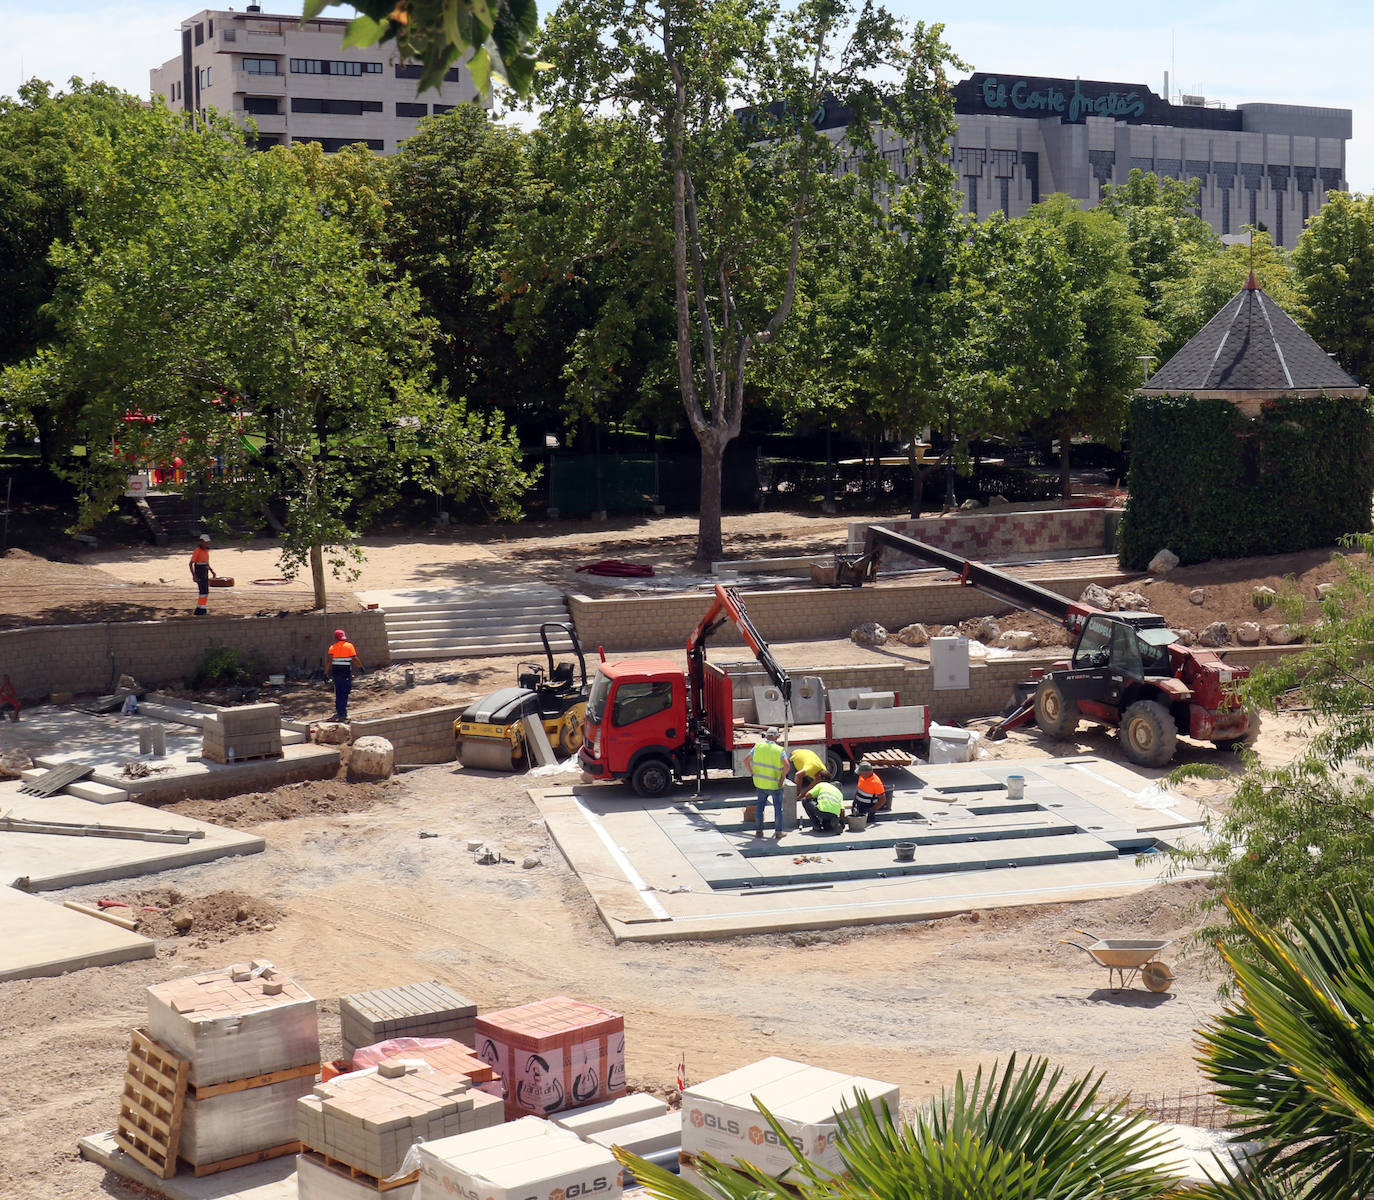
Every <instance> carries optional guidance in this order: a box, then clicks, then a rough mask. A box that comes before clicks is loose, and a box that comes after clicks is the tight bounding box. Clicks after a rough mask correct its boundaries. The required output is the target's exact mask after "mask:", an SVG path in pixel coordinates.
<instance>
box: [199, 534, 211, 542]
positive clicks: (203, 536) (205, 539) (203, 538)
mask: <svg viewBox="0 0 1374 1200" xmlns="http://www.w3.org/2000/svg"><path fill="white" fill-rule="evenodd" d="M200 540H201V541H202V542H208V541H209V540H210V535H209V534H208V533H202V534H201V535H200Z"/></svg>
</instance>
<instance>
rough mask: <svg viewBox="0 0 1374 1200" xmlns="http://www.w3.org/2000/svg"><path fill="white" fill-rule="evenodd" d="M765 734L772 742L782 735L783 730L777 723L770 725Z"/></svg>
mask: <svg viewBox="0 0 1374 1200" xmlns="http://www.w3.org/2000/svg"><path fill="white" fill-rule="evenodd" d="M763 736H764V737H766V738H767V739H768V740H769V741H770V742H776V741H777V740H778V738H780V737H782V730H781V729H779V728H778V727H777V726H776V725H770V726H768V728H767V729H765V730H764V732H763Z"/></svg>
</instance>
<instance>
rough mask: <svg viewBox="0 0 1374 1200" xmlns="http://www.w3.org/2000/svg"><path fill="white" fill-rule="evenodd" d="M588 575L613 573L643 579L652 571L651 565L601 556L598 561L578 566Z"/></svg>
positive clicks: (628, 577)
mask: <svg viewBox="0 0 1374 1200" xmlns="http://www.w3.org/2000/svg"><path fill="white" fill-rule="evenodd" d="M577 569H578V570H579V571H586V572H587V574H589V575H614V576H619V577H621V578H625V579H644V578H647V577H648V576H650V575H652V574H653V573H654V569H653V567H646V566H644V565H642V564H641V563H629V562H622V561H621V560H620V559H618V558H603V559H602V560H601V561H600V562H594V563H588V564H587V565H586V566H583V567H578V568H577Z"/></svg>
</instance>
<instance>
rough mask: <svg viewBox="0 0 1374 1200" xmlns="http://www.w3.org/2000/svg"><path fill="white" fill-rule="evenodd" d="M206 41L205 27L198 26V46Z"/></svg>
mask: <svg viewBox="0 0 1374 1200" xmlns="http://www.w3.org/2000/svg"><path fill="white" fill-rule="evenodd" d="M204 41H205V26H204V25H197V26H196V45H197V46H199V45H201V44H202V43H203V42H204Z"/></svg>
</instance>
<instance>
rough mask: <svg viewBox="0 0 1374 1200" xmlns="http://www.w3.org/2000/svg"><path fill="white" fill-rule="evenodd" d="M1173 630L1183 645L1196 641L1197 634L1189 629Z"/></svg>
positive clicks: (1192, 643)
mask: <svg viewBox="0 0 1374 1200" xmlns="http://www.w3.org/2000/svg"><path fill="white" fill-rule="evenodd" d="M1174 632H1175V633H1176V634H1178V640H1179V641H1180V642H1182V643H1183V645H1185V646H1192V645H1195V644H1196V643H1197V634H1195V633H1194V632H1193V631H1192V630H1191V629H1175V630H1174Z"/></svg>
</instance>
